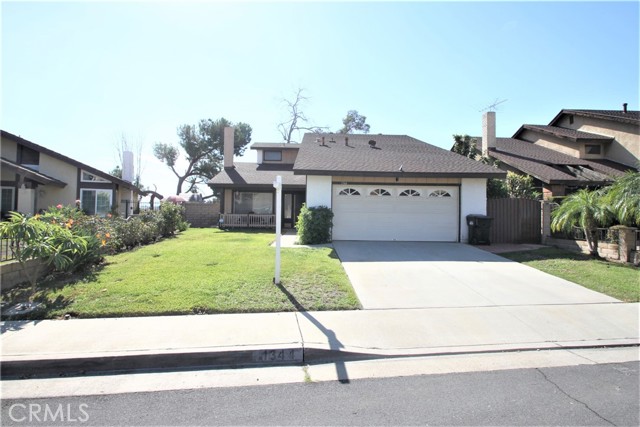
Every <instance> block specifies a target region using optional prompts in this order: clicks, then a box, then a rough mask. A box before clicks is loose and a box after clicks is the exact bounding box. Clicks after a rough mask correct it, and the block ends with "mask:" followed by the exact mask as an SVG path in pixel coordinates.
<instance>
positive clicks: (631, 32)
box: [1, 2, 640, 195]
mask: <svg viewBox="0 0 640 427" xmlns="http://www.w3.org/2000/svg"><path fill="white" fill-rule="evenodd" d="M1 12H2V115H1V127H2V129H3V130H6V131H9V132H12V133H15V134H19V135H21V136H23V137H24V138H27V139H29V140H31V141H33V142H36V143H38V144H41V145H44V146H46V147H48V148H51V149H53V150H56V151H58V152H60V153H62V154H65V155H68V156H71V157H74V158H76V159H78V160H80V161H82V162H85V163H88V164H90V165H92V166H94V167H97V168H98V169H102V170H105V171H109V170H111V169H112V168H113V167H114V166H115V165H116V164H117V154H116V150H115V145H116V143H117V141H118V138H119V136H120V135H121V134H123V133H124V134H126V136H127V138H128V139H129V140H130V141H131V142H142V143H143V144H144V151H143V152H144V159H143V167H144V168H143V176H142V180H143V183H144V184H146V185H151V184H155V185H156V186H157V187H158V190H159V191H160V192H161V193H163V194H165V195H169V194H171V193H173V192H174V191H175V183H176V179H175V177H173V175H172V174H171V172H170V171H169V169H167V168H166V167H165V166H164V165H162V164H160V163H159V162H158V161H157V160H155V159H154V158H153V155H152V145H153V143H155V142H167V143H177V141H178V140H177V136H176V128H177V126H179V125H181V124H187V123H188V124H195V123H197V122H198V121H199V120H200V119H205V118H212V119H216V118H219V117H225V118H227V119H229V120H231V121H234V122H239V121H241V122H245V123H249V124H250V125H251V126H252V128H253V138H252V141H253V142H278V141H280V140H281V137H280V134H279V133H278V131H277V124H278V123H279V122H280V121H282V120H283V119H286V117H287V116H286V111H285V108H284V105H283V104H282V102H281V100H282V98H290V97H291V96H292V95H293V93H294V92H295V90H296V89H297V88H298V87H302V88H304V89H305V93H306V95H307V96H308V97H309V100H308V102H307V103H306V105H305V107H304V112H305V113H306V115H307V116H308V117H309V118H310V119H311V121H312V122H313V124H315V125H319V126H329V127H330V128H331V129H332V130H337V129H338V128H339V127H340V126H341V120H342V118H343V117H344V116H345V115H346V112H347V111H348V110H350V109H355V110H358V111H359V112H360V113H361V114H363V115H365V116H367V122H368V123H369V124H370V125H371V133H389V134H407V135H411V136H413V137H416V138H418V139H421V140H423V141H426V142H428V143H430V144H433V145H437V146H440V147H444V148H447V149H448V148H450V147H451V144H452V137H451V135H452V134H454V133H461V134H464V133H468V134H471V135H478V134H480V132H481V113H480V112H479V110H482V109H483V108H484V107H486V106H487V105H489V104H491V103H493V102H494V101H495V100H497V99H498V100H505V99H506V100H507V101H506V102H503V103H502V104H500V105H499V107H498V108H497V128H498V135H499V136H511V135H512V134H513V133H514V132H515V131H516V130H517V129H518V128H519V127H520V125H522V124H524V123H531V124H540V123H542V124H546V123H548V122H549V121H550V120H551V119H552V118H553V117H554V116H555V115H556V114H557V113H558V112H559V111H560V110H561V109H562V108H594V109H619V108H621V105H622V103H623V102H627V103H629V108H630V109H633V110H637V109H638V97H639V95H638V94H639V88H638V80H639V77H638V76H639V74H640V70H639V39H640V34H639V16H640V15H639V13H640V12H639V3H638V2H621V3H612V2H606V3H597V2H565V3H560V2H532V3H524V2H496V3H489V2H470V3H467V2H464V3H463V2H456V3H436V2H410V3H382V2H356V3H341V2H332V3H322V4H320V3H309V2H280V3H268V2H259V3H249V2H240V3H220V2H194V3H177V2H176V3H168V2H138V3H126V2H105V3H95V2H72V3H55V2H45V3H34V2H2V10H1ZM247 151H248V155H246V156H245V158H244V159H242V160H244V161H252V160H255V155H254V153H253V152H252V151H251V150H247Z"/></svg>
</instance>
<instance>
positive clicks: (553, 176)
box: [477, 104, 640, 198]
mask: <svg viewBox="0 0 640 427" xmlns="http://www.w3.org/2000/svg"><path fill="white" fill-rule="evenodd" d="M477 140H478V143H479V145H482V151H483V155H485V156H488V157H491V158H494V159H496V160H499V165H500V167H501V168H502V169H504V170H510V171H514V172H517V173H520V174H526V175H531V176H532V177H533V178H535V182H536V184H537V186H538V187H539V188H541V189H542V193H543V195H544V197H545V198H551V197H558V196H565V195H567V194H568V193H571V192H573V191H575V190H576V189H579V188H589V187H591V188H593V187H601V186H603V185H608V184H611V182H613V180H614V179H615V178H616V177H619V176H621V175H623V174H624V172H625V171H627V170H630V169H637V167H638V164H639V162H640V112H638V111H630V110H627V104H624V106H623V109H622V110H619V111H611V110H568V109H564V110H562V111H560V113H558V114H557V115H556V117H554V118H553V120H551V122H550V123H549V124H548V125H530V124H525V125H522V126H521V127H520V129H518V130H517V131H516V132H515V134H514V135H513V136H512V137H511V138H496V137H495V112H488V113H485V115H484V118H483V137H482V138H477Z"/></svg>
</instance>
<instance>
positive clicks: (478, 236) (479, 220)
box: [467, 214, 493, 245]
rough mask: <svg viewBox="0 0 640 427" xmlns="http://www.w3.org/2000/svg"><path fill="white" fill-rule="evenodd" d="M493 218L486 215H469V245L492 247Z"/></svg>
mask: <svg viewBox="0 0 640 427" xmlns="http://www.w3.org/2000/svg"><path fill="white" fill-rule="evenodd" d="M492 221H493V218H492V217H490V216H486V215H478V214H473V215H467V225H468V226H469V243H470V244H472V245H479V244H484V245H490V244H491V240H490V237H489V235H490V234H491V222H492Z"/></svg>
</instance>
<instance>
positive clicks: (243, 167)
mask: <svg viewBox="0 0 640 427" xmlns="http://www.w3.org/2000/svg"><path fill="white" fill-rule="evenodd" d="M224 145H225V146H224V153H225V155H224V168H223V170H222V171H221V172H220V173H219V174H217V175H216V176H215V177H214V178H213V179H211V180H210V181H209V186H210V187H212V188H213V189H215V190H217V191H218V192H219V194H220V213H222V214H225V215H224V217H223V218H224V219H225V221H226V225H228V226H242V225H243V226H256V227H258V226H274V225H275V222H274V221H275V197H276V192H275V189H274V187H273V182H274V181H275V180H276V177H277V176H278V175H280V176H281V177H282V214H283V218H282V220H283V222H282V224H283V226H284V227H288V228H291V227H293V226H295V220H296V219H297V218H298V214H299V213H300V209H301V208H302V204H303V203H304V202H305V185H306V179H305V177H304V176H300V175H294V174H293V164H294V163H295V160H296V156H297V155H298V150H299V149H300V144H278V143H254V144H253V145H252V146H251V149H252V150H256V152H257V153H256V154H257V162H256V163H242V162H234V160H233V128H226V129H225V140H224ZM229 153H230V154H229ZM252 221H255V223H253V224H250V223H249V222H252ZM265 221H267V223H265Z"/></svg>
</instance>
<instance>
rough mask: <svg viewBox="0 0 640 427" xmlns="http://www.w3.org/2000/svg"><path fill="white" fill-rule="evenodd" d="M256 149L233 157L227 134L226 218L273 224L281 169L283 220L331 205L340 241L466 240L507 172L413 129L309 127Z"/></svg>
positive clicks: (218, 182) (219, 183)
mask: <svg viewBox="0 0 640 427" xmlns="http://www.w3.org/2000/svg"><path fill="white" fill-rule="evenodd" d="M225 135H226V134H225ZM230 136H233V133H232V132H231V133H230ZM251 148H252V149H255V150H257V151H258V153H257V154H258V156H257V157H258V161H257V163H234V162H233V160H232V153H233V144H232V142H227V139H226V138H225V149H224V153H225V156H224V158H225V162H226V163H225V167H224V170H223V171H221V172H220V173H219V174H218V175H216V176H215V177H214V178H213V179H212V180H211V181H210V182H209V185H210V186H211V187H212V188H214V189H217V190H219V191H221V192H222V193H223V196H222V199H223V202H222V204H221V212H222V219H223V221H224V223H225V224H229V223H230V222H231V223H233V224H240V223H242V224H246V225H248V226H251V225H252V224H253V226H258V224H259V223H260V221H262V223H263V224H271V223H272V221H273V219H266V220H265V219H262V220H261V219H260V218H259V217H260V214H264V215H265V216H267V217H268V218H272V217H273V212H274V202H275V200H274V197H275V191H274V189H273V181H274V180H275V177H276V176H277V175H281V176H282V181H283V201H282V202H283V203H282V206H283V220H284V223H285V224H286V225H287V226H290V227H291V226H293V225H294V224H295V219H296V217H297V212H299V208H300V206H301V205H302V203H303V202H306V204H307V205H308V206H310V207H313V206H327V207H329V208H331V209H332V211H333V214H334V218H333V231H332V233H333V239H334V240H399V241H447V242H466V241H467V236H468V233H467V225H466V215H468V214H485V213H486V183H487V179H488V178H503V177H504V176H505V173H504V172H502V171H500V170H498V169H495V168H493V167H490V166H487V165H484V164H482V163H479V162H475V161H473V160H470V159H467V158H466V157H464V156H460V155H458V154H455V153H452V152H450V151H447V150H444V149H441V148H438V147H435V146H433V145H429V144H427V143H425V142H422V141H419V140H417V139H415V138H412V137H409V136H406V135H382V134H379V135H354V134H348V135H344V134H331V133H328V134H312V133H308V134H305V136H304V138H303V140H302V142H301V143H300V144H254V145H253V146H252V147H251ZM229 154H230V155H229ZM243 217H246V218H244V219H242V218H243Z"/></svg>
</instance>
